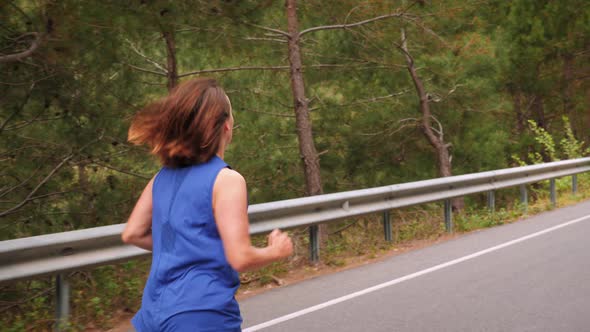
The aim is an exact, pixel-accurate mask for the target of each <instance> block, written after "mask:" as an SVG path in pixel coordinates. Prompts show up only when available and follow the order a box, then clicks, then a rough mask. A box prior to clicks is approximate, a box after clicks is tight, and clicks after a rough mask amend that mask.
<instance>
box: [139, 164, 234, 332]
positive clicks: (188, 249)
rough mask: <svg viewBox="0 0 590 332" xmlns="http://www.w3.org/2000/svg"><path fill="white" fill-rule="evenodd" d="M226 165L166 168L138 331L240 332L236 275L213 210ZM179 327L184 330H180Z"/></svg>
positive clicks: (156, 190)
mask: <svg viewBox="0 0 590 332" xmlns="http://www.w3.org/2000/svg"><path fill="white" fill-rule="evenodd" d="M225 167H227V164H226V163H225V162H224V161H223V160H221V159H220V158H219V157H217V156H214V157H213V158H212V159H211V160H210V161H208V162H206V163H202V164H198V165H194V166H189V167H183V168H167V167H164V168H162V170H161V171H160V172H159V173H158V175H157V176H156V178H155V180H154V184H153V212H152V236H153V256H152V267H151V271H150V276H149V278H148V282H147V284H146V287H145V290H144V296H143V301H142V308H141V310H140V312H138V314H137V315H136V317H135V318H134V325H135V326H136V327H137V328H138V330H140V331H141V330H142V328H141V327H140V326H145V329H146V330H155V331H156V330H157V331H166V330H170V331H172V330H174V331H179V330H182V327H183V326H184V325H183V322H186V323H187V324H190V325H187V326H186V327H187V328H189V327H190V326H192V330H194V328H195V327H196V326H198V327H199V329H198V330H199V331H208V330H211V331H220V330H230V331H231V330H239V328H240V324H241V318H240V312H239V308H238V304H237V302H236V301H235V299H234V294H235V292H236V290H237V288H238V287H239V277H238V274H237V272H236V271H235V270H234V269H232V268H231V266H230V265H229V264H228V262H227V260H226V257H225V253H224V248H223V244H222V241H221V238H220V236H219V232H218V230H217V226H216V223H215V219H214V216H213V209H212V193H213V185H214V183H215V179H216V178H217V175H218V174H219V172H220V171H221V170H222V169H223V168H225ZM179 324H180V325H179Z"/></svg>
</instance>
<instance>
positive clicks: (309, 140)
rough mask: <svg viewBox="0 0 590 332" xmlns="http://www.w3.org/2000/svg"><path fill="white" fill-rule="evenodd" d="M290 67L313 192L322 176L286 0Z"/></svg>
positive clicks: (292, 9) (293, 12)
mask: <svg viewBox="0 0 590 332" xmlns="http://www.w3.org/2000/svg"><path fill="white" fill-rule="evenodd" d="M285 6H286V7H287V24H288V32H289V38H288V43H287V45H288V47H289V67H290V68H289V70H290V77H291V90H292V92H293V104H294V108H295V121H296V126H297V140H298V141H299V155H300V158H301V160H302V162H303V171H304V174H305V195H306V196H313V195H320V194H322V193H323V189H322V179H321V175H320V158H319V156H318V153H317V150H316V148H315V144H314V142H313V132H312V128H311V117H310V114H309V107H308V100H307V98H306V97H305V82H304V80H303V72H302V71H301V70H302V63H301V50H300V48H299V40H300V39H299V37H300V36H299V22H298V21H297V3H296V0H286V2H285ZM318 233H319V234H318V235H319V240H320V241H319V242H320V247H323V246H325V245H326V244H327V242H328V225H326V224H322V225H320V226H319V228H318Z"/></svg>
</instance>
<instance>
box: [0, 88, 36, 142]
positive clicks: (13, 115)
mask: <svg viewBox="0 0 590 332" xmlns="http://www.w3.org/2000/svg"><path fill="white" fill-rule="evenodd" d="M34 88H35V83H33V84H31V87H30V88H29V91H27V95H26V96H25V100H24V101H23V102H22V103H21V105H19V107H18V108H17V109H16V110H14V112H12V114H10V115H9V116H8V118H6V120H4V122H3V123H2V125H1V126H0V134H1V133H2V131H4V128H5V127H6V125H7V124H8V122H9V121H10V120H11V119H12V118H13V117H15V116H16V115H17V114H18V113H20V112H21V111H22V109H23V108H24V107H25V105H27V102H28V101H29V98H30V97H31V93H32V92H33V89H34Z"/></svg>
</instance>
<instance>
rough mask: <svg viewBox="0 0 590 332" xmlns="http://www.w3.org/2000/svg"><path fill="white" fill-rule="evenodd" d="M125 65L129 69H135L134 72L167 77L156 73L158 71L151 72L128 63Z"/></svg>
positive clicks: (164, 74)
mask: <svg viewBox="0 0 590 332" xmlns="http://www.w3.org/2000/svg"><path fill="white" fill-rule="evenodd" d="M126 65H127V66H129V67H131V68H133V69H135V70H139V71H142V72H144V73H150V74H155V75H159V76H164V77H167V76H168V75H166V73H161V72H158V71H153V70H149V69H144V68H140V67H137V66H134V65H132V64H130V63H127V64H126Z"/></svg>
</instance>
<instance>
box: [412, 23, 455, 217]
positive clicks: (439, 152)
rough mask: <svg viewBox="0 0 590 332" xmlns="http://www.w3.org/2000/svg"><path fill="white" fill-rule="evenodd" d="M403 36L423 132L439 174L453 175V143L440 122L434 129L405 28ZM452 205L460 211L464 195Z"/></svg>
mask: <svg viewBox="0 0 590 332" xmlns="http://www.w3.org/2000/svg"><path fill="white" fill-rule="evenodd" d="M401 36H402V46H401V48H402V51H403V53H404V56H405V58H406V62H407V69H408V72H409V73H410V76H411V77H412V81H413V82H414V87H415V88H416V93H417V95H418V99H419V100H420V112H421V113H422V123H421V129H422V133H423V134H424V136H425V137H426V139H427V140H428V143H430V145H431V146H432V147H433V148H434V151H435V153H436V159H437V166H438V174H439V176H441V177H447V176H451V175H453V173H452V167H451V155H450V153H449V147H450V146H451V144H449V143H445V141H444V136H443V128H442V125H441V124H440V123H439V132H438V133H435V131H434V130H433V129H432V120H433V119H434V117H433V116H432V112H431V111H430V102H429V100H428V94H427V93H426V90H425V89H424V84H423V83H422V80H421V79H420V77H419V76H418V73H417V71H416V67H415V66H414V59H413V58H412V56H411V54H410V52H409V51H408V46H407V42H406V31H405V29H403V28H402V30H401ZM437 134H438V136H437ZM452 205H453V210H455V211H459V210H462V209H463V207H464V206H465V203H464V201H463V198H462V197H458V198H454V199H453V200H452Z"/></svg>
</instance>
